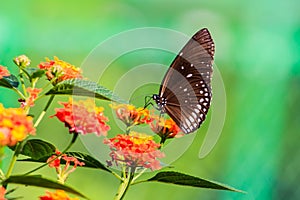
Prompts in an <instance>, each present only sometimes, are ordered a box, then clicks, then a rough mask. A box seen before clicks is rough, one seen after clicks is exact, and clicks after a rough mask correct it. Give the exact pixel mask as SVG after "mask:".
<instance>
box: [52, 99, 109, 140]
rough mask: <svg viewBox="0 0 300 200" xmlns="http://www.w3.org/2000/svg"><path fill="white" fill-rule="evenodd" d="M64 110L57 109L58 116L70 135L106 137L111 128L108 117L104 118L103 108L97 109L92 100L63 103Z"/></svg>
mask: <svg viewBox="0 0 300 200" xmlns="http://www.w3.org/2000/svg"><path fill="white" fill-rule="evenodd" d="M60 104H61V105H63V106H64V108H57V109H56V114H55V115H54V116H56V117H57V118H58V119H59V120H60V121H62V122H64V123H65V126H66V127H68V128H69V132H70V133H74V132H75V133H80V134H88V133H95V134H97V135H98V136H99V135H104V136H106V134H107V131H108V130H109V129H110V127H109V126H108V125H107V124H106V122H107V121H108V119H107V117H105V116H104V114H103V110H104V108H102V107H96V105H95V103H94V102H93V101H92V99H87V100H80V101H72V99H69V101H68V102H61V103H60Z"/></svg>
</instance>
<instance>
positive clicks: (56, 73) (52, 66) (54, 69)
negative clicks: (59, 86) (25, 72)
mask: <svg viewBox="0 0 300 200" xmlns="http://www.w3.org/2000/svg"><path fill="white" fill-rule="evenodd" d="M39 68H40V69H44V70H46V76H47V77H48V80H52V79H54V82H53V83H54V84H56V83H59V82H61V81H64V80H68V79H74V78H83V76H82V72H81V70H80V68H77V67H75V66H74V65H72V64H70V63H67V62H65V61H63V60H60V59H58V57H54V60H50V59H49V58H46V62H42V63H40V64H39Z"/></svg>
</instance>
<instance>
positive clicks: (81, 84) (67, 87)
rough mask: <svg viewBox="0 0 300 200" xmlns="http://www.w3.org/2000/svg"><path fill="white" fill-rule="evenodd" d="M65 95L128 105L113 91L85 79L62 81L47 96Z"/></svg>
mask: <svg viewBox="0 0 300 200" xmlns="http://www.w3.org/2000/svg"><path fill="white" fill-rule="evenodd" d="M53 94H63V95H77V96H89V97H96V98H98V99H103V100H110V101H114V102H119V103H128V102H127V101H125V100H122V99H121V98H120V97H118V96H117V95H115V94H114V93H113V92H112V91H111V90H109V89H107V88H105V87H103V86H101V85H98V84H97V83H95V82H93V81H89V80H83V79H70V80H66V81H62V82H60V83H58V84H57V85H56V86H54V87H53V88H52V89H51V90H50V91H48V92H47V93H46V95H53Z"/></svg>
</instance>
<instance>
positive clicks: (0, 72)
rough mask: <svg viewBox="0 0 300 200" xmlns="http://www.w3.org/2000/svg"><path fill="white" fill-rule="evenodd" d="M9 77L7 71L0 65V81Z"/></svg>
mask: <svg viewBox="0 0 300 200" xmlns="http://www.w3.org/2000/svg"><path fill="white" fill-rule="evenodd" d="M9 75H10V73H9V71H8V70H7V68H6V67H4V66H2V65H0V79H2V78H3V77H4V76H9Z"/></svg>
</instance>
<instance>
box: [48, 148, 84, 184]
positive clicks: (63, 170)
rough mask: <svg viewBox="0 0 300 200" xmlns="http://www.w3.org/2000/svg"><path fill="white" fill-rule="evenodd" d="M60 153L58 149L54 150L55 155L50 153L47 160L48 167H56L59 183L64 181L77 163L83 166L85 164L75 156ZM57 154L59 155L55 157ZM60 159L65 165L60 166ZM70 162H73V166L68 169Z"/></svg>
mask: <svg viewBox="0 0 300 200" xmlns="http://www.w3.org/2000/svg"><path fill="white" fill-rule="evenodd" d="M60 154H61V153H60V152H59V151H56V155H52V156H51V157H49V158H48V160H47V162H50V163H49V167H51V168H55V169H56V173H57V177H58V181H59V182H60V183H64V182H65V181H66V179H67V178H68V176H69V175H70V173H72V172H74V171H75V169H76V167H77V166H78V165H79V166H83V165H85V163H84V162H80V161H78V159H77V158H75V157H72V156H67V155H66V154H62V155H60ZM58 155H60V156H59V157H57V156H58ZM56 157H57V158H56ZM61 160H64V161H65V167H61ZM71 163H73V167H72V168H71V169H69V168H70V166H71V165H70V164H71Z"/></svg>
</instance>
